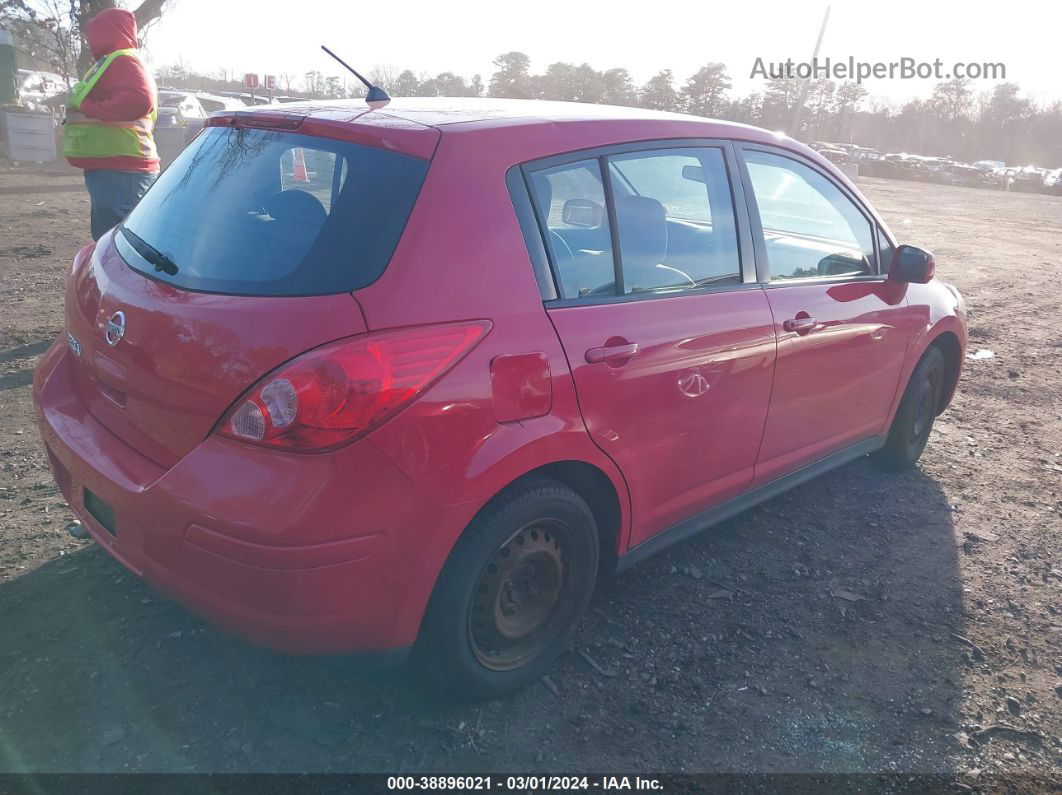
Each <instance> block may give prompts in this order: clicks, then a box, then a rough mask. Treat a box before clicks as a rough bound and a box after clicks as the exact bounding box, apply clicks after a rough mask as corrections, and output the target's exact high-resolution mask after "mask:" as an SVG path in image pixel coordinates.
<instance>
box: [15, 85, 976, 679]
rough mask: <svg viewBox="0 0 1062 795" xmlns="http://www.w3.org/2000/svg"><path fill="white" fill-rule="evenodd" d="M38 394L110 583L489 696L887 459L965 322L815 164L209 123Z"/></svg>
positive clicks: (397, 122)
mask: <svg viewBox="0 0 1062 795" xmlns="http://www.w3.org/2000/svg"><path fill="white" fill-rule="evenodd" d="M66 323H67V328H66V330H65V331H64V332H63V335H62V338H61V339H60V340H58V341H57V342H56V344H55V345H54V346H52V348H51V349H50V350H49V351H48V352H47V354H46V355H45V356H44V358H43V360H42V361H41V363H40V366H39V367H38V368H37V372H36V376H35V380H34V398H35V402H36V406H37V413H38V419H39V424H40V428H41V432H42V435H43V438H44V443H45V445H46V446H47V449H48V456H49V459H50V461H51V466H52V468H53V470H54V475H55V478H56V480H57V481H58V483H59V486H60V488H61V489H62V492H63V495H64V496H65V498H66V500H67V501H68V502H69V504H70V506H71V508H72V509H73V511H74V512H75V513H76V514H77V516H79V517H80V518H81V520H82V521H83V523H84V526H85V527H86V528H87V529H88V531H89V532H90V533H91V534H92V536H93V537H94V538H95V539H96V540H97V541H98V542H99V543H100V544H102V545H103V546H104V548H106V549H107V550H108V551H109V552H110V554H112V555H113V556H114V557H115V558H117V559H118V560H119V561H120V562H121V563H123V564H124V565H125V566H127V567H128V568H129V569H131V570H132V571H134V572H135V573H136V574H138V575H140V576H142V577H143V578H144V579H145V580H147V581H148V582H149V583H151V584H152V585H154V586H155V587H157V588H158V589H160V590H161V591H163V592H165V593H167V594H169V595H170V596H172V597H173V598H174V599H175V600H177V601H178V602H181V603H182V604H184V605H186V606H188V607H189V608H190V609H191V610H193V611H195V612H196V613H198V614H200V615H202V616H203V617H204V618H206V619H207V620H209V621H210V622H211V623H213V624H216V625H217V626H219V627H222V628H225V629H227V630H230V631H232V632H234V633H237V634H239V635H242V636H244V637H246V638H248V639H250V640H252V641H254V642H256V643H260V644H264V645H266V646H269V647H272V648H275V649H279V650H284V651H288V652H299V653H325V652H355V651H357V652H366V653H375V654H378V655H384V656H386V657H388V658H396V659H401V658H402V657H404V656H405V655H406V654H407V653H408V652H409V651H410V650H415V652H416V654H417V656H418V657H419V658H421V659H422V660H423V662H425V663H426V668H427V669H428V670H429V671H430V672H432V673H434V674H437V675H439V676H440V677H441V678H442V679H443V680H445V681H446V682H447V684H448V686H450V687H454V686H461V687H463V688H464V689H465V690H467V691H470V692H473V693H476V694H479V695H495V694H499V693H503V692H506V691H508V690H511V689H513V688H516V687H519V686H521V685H524V684H526V683H528V682H530V681H532V680H533V679H534V678H535V677H537V676H539V675H540V674H541V673H542V672H543V671H544V670H545V669H546V667H547V666H549V665H550V663H551V662H552V660H553V659H554V658H555V657H556V656H557V654H558V653H559V652H560V651H561V650H562V649H563V648H564V646H565V644H566V643H567V642H568V640H569V638H570V636H571V634H572V632H573V630H574V629H575V627H576V625H577V624H578V622H579V620H580V618H581V616H582V614H583V612H584V611H585V609H586V606H587V603H588V601H589V599H590V596H591V592H592V590H593V587H594V583H595V580H596V579H597V577H598V576H599V575H600V574H602V573H606V572H616V571H618V570H622V569H624V568H626V567H627V566H629V565H631V564H632V563H634V562H636V561H639V560H641V559H643V558H645V557H646V556H647V555H649V554H651V553H653V552H656V551H657V550H660V549H662V548H664V547H665V546H667V545H668V544H671V543H673V542H675V541H678V540H681V539H684V538H687V537H688V536H690V535H692V534H693V533H696V532H698V531H700V530H703V529H704V528H706V527H708V526H710V525H712V524H714V523H717V522H719V521H721V520H723V519H725V518H727V517H729V516H732V515H733V514H734V513H735V512H737V511H740V510H742V509H744V508H747V507H749V506H751V505H753V504H755V503H757V502H760V501H762V500H764V499H767V498H769V497H771V496H773V495H776V494H778V493H779V492H781V491H782V490H784V489H787V488H790V487H792V486H794V485H796V484H798V483H801V482H803V481H805V480H807V479H808V478H810V477H813V476H815V475H818V474H820V473H822V472H825V471H827V470H829V469H831V468H833V467H836V466H838V465H840V464H843V463H845V462H847V461H851V460H853V459H855V458H858V457H861V456H864V455H866V454H868V453H870V454H873V456H874V457H875V458H877V459H878V460H879V461H880V462H881V463H883V464H885V465H887V466H889V467H893V468H898V467H904V466H909V465H911V464H913V463H914V462H915V461H916V460H917V459H918V457H919V455H920V454H921V452H922V450H923V448H924V446H925V444H926V439H927V437H928V436H929V433H930V430H931V428H932V424H933V419H934V417H935V416H936V415H937V414H938V413H940V412H941V411H942V410H943V409H944V408H945V407H946V406H947V404H948V402H949V400H950V399H951V396H952V393H953V391H954V389H955V385H956V381H957V380H958V376H959V370H960V366H961V363H962V360H963V351H964V347H965V340H966V335H965V307H964V304H963V300H962V298H961V297H960V296H959V294H958V292H956V290H955V289H954V288H952V287H950V286H948V285H945V284H943V283H941V282H939V281H936V280H935V279H934V278H933V259H932V256H931V255H929V254H928V253H926V252H924V251H921V250H919V249H916V248H913V247H910V246H899V245H897V241H896V240H895V238H894V237H893V236H892V234H890V232H889V231H888V229H887V228H886V226H885V224H884V223H883V222H882V220H881V219H880V217H879V216H878V215H877V214H876V213H875V212H874V211H873V210H872V209H871V207H870V205H869V204H868V203H867V201H866V199H864V198H863V196H862V195H861V194H860V193H859V191H858V190H856V188H855V187H853V185H852V184H851V183H850V182H849V180H848V179H846V178H845V176H844V175H842V174H841V173H840V172H839V171H838V170H837V169H836V168H835V167H834V166H832V165H831V164H830V163H829V162H828V161H826V160H825V159H823V158H822V157H820V156H819V155H817V154H816V153H815V152H813V151H811V150H810V149H808V148H807V147H805V146H803V145H802V144H799V143H797V142H795V141H792V140H790V139H788V138H785V137H783V136H781V135H776V134H773V133H769V132H766V131H764V130H759V129H756V128H753V127H746V126H742V125H737V124H728V123H723V122H717V121H710V120H705V119H699V118H694V117H689V116H683V115H677V114H664V113H655V112H647V111H640V110H636V109H630V108H606V107H600V106H592V105H579V104H566V103H543V102H520V101H516V102H508V101H506V102H502V101H495V100H470V99H461V100H395V101H394V102H393V103H392V104H391V105H390V106H388V107H386V108H385V109H383V110H378V111H366V109H365V108H364V107H363V106H360V105H359V103H356V102H351V103H343V102H339V103H330V104H306V105H286V106H283V107H282V108H278V107H266V108H260V109H255V110H252V111H246V112H236V113H225V114H222V115H220V116H214V117H213V118H211V119H210V121H209V123H208V126H207V127H206V129H205V130H204V132H203V133H202V134H201V135H199V136H198V138H196V140H195V141H194V142H193V143H192V144H191V145H190V146H189V148H188V149H187V150H186V151H185V152H184V153H183V154H182V155H181V156H180V157H179V158H178V159H177V161H176V162H175V163H174V164H173V165H172V166H171V167H170V168H169V169H168V170H166V171H165V172H164V173H163V174H162V176H161V177H160V178H159V180H158V182H157V183H156V184H155V185H154V187H152V188H151V190H150V191H149V192H148V194H147V195H146V196H145V197H144V199H143V200H142V201H141V202H140V204H139V206H138V207H137V208H136V209H135V210H134V211H133V213H132V214H131V215H130V216H129V218H128V219H127V220H126V221H125V223H124V224H122V225H121V226H120V227H117V228H116V229H114V230H112V231H111V232H110V233H108V234H107V235H106V236H105V237H104V238H103V239H101V240H100V241H99V243H98V244H97V245H95V246H91V245H90V246H87V247H85V248H84V249H82V250H81V251H80V252H79V253H78V254H77V256H76V257H75V259H74V262H73V265H72V267H71V270H70V275H69V278H68V280H67V287H66Z"/></svg>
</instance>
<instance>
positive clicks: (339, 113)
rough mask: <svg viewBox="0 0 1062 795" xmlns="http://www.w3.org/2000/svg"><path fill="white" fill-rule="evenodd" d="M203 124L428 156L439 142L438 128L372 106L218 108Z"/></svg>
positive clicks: (421, 156) (429, 156) (425, 157)
mask: <svg viewBox="0 0 1062 795" xmlns="http://www.w3.org/2000/svg"><path fill="white" fill-rule="evenodd" d="M205 126H206V127H239V128H251V129H260V130H276V131H278V132H280V131H285V132H297V133H298V134H300V135H313V136H316V137H318V138H331V139H333V140H336V141H350V142H351V143H356V144H363V145H365V146H375V147H378V148H380V149H387V150H389V151H392V152H400V153H401V154H405V155H411V156H412V157H418V158H420V159H422V160H430V159H431V157H432V155H433V154H435V147H436V145H437V144H438V143H439V137H440V134H439V131H438V130H436V129H435V128H434V127H428V126H426V125H423V124H418V123H416V122H413V121H409V120H407V119H402V118H399V117H397V116H391V115H389V114H386V113H381V112H379V111H372V110H368V109H366V110H358V111H356V112H355V111H353V110H352V109H350V108H342V107H337V106H327V105H325V106H321V107H316V108H313V109H312V110H311V111H310V112H308V113H299V112H298V111H297V110H294V109H290V110H289V109H286V108H266V107H262V108H261V109H255V110H237V111H219V112H218V113H214V114H212V115H211V116H210V118H208V119H207V120H206V124H205Z"/></svg>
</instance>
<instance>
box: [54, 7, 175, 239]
mask: <svg viewBox="0 0 1062 795" xmlns="http://www.w3.org/2000/svg"><path fill="white" fill-rule="evenodd" d="M85 40H86V41H87V42H88V45H89V48H90V49H91V50H92V57H93V58H95V59H96V62H95V64H93V66H92V68H91V69H89V71H88V72H87V73H86V75H85V77H84V78H82V79H81V81H80V82H79V83H78V84H77V85H75V86H74V88H73V90H72V91H71V95H70V99H69V100H68V102H67V113H66V122H65V125H66V134H65V142H64V147H63V154H64V155H65V156H66V158H67V160H68V161H69V162H70V165H72V166H75V167H77V168H81V169H84V171H85V187H86V188H87V189H88V193H89V199H90V201H91V203H92V213H91V227H92V239H93V240H99V238H100V237H101V236H102V235H103V234H104V233H105V232H106V231H107V230H108V229H110V228H111V227H114V226H116V225H118V224H119V223H121V222H122V221H123V220H124V219H125V217H126V216H127V215H128V214H129V212H130V211H131V210H132V209H133V207H134V206H136V203H137V202H138V201H140V197H141V196H143V195H144V193H145V192H146V191H147V189H148V188H149V187H151V183H153V182H154V181H155V178H156V177H157V176H158V173H159V156H158V151H157V150H156V149H155V141H154V138H153V136H152V131H153V129H154V126H155V117H156V115H157V114H156V110H157V109H156V90H155V82H154V81H153V80H152V79H151V76H150V75H149V74H148V73H147V70H146V69H145V68H144V65H143V64H142V63H141V62H140V59H139V58H138V57H137V54H136V46H137V30H136V19H135V18H134V17H133V15H132V14H131V13H130V12H129V11H126V10H124V9H121V8H109V9H107V10H106V11H102V12H100V13H99V14H97V15H96V16H94V17H92V19H90V20H89V21H88V22H87V23H86V24H85Z"/></svg>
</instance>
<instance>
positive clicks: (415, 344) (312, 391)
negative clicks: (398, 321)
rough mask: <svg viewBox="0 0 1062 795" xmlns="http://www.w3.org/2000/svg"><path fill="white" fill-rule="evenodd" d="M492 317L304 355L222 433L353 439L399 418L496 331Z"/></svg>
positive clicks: (313, 443)
mask: <svg viewBox="0 0 1062 795" xmlns="http://www.w3.org/2000/svg"><path fill="white" fill-rule="evenodd" d="M490 325H491V324H490V323H489V322H488V321H485V320H481V321H475V322H469V323H451V324H447V325H439V326H423V327H419V328H412V329H403V330H401V331H388V332H381V333H379V334H369V335H366V336H363V337H353V338H350V339H346V340H340V341H339V342H333V343H330V344H328V345H324V346H322V347H320V348H316V349H314V350H312V351H310V352H308V353H304V354H303V355H302V356H299V357H298V358H296V359H293V360H292V361H290V362H288V363H287V364H286V365H284V366H283V367H281V368H280V369H278V370H276V371H275V372H273V373H272V374H270V375H268V376H266V377H265V378H264V379H262V380H261V381H260V382H259V383H258V384H257V385H255V387H254V388H252V389H251V390H250V392H248V393H247V394H246V395H244V396H243V397H242V398H240V400H238V401H237V402H236V404H235V405H234V406H233V408H232V409H231V410H230V411H229V412H228V413H227V414H226V415H225V416H224V417H223V418H222V420H221V422H220V423H219V424H218V427H217V428H216V431H217V433H220V434H221V435H223V436H228V437H229V438H232V439H239V440H240V441H244V442H253V443H256V444H263V445H269V446H271V447H281V448H286V449H291V450H302V451H310V450H323V449H327V448H330V447H335V446H337V445H340V444H343V443H345V442H349V441H351V440H352V439H355V438H357V437H358V436H361V435H362V434H365V433H367V432H368V431H370V430H372V429H373V428H376V427H378V426H379V425H380V424H381V423H383V422H384V421H386V420H387V419H389V418H390V417H393V416H394V415H395V413H397V412H398V411H400V410H401V409H402V408H403V407H404V406H406V405H408V404H409V403H410V402H411V401H412V400H413V399H414V398H416V397H417V395H419V394H421V393H422V392H423V391H424V390H425V389H427V388H428V387H429V386H431V384H432V383H433V382H434V381H435V380H436V379H438V378H439V377H440V376H441V375H442V374H443V373H445V372H446V371H447V370H448V369H450V368H451V367H453V366H454V365H455V364H457V362H459V361H460V360H461V359H462V358H463V357H464V355H465V354H467V353H468V352H469V351H470V350H471V349H472V348H473V346H475V344H476V343H477V342H479V341H480V340H481V339H483V337H484V335H486V333H487V332H488V331H489V330H490Z"/></svg>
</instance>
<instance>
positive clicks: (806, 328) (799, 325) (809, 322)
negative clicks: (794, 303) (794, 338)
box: [782, 314, 818, 335]
mask: <svg viewBox="0 0 1062 795" xmlns="http://www.w3.org/2000/svg"><path fill="white" fill-rule="evenodd" d="M817 325H818V321H817V320H815V318H813V317H809V316H807V315H805V314H800V315H798V316H797V317H794V318H790V319H789V320H787V321H785V322H784V323H782V328H783V329H785V330H786V331H795V332H796V333H797V334H800V335H804V334H810V333H811V331H812V330H813V329H814V328H815V326H817Z"/></svg>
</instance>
